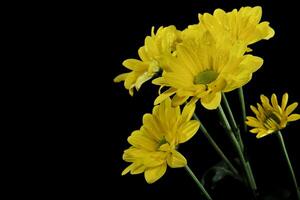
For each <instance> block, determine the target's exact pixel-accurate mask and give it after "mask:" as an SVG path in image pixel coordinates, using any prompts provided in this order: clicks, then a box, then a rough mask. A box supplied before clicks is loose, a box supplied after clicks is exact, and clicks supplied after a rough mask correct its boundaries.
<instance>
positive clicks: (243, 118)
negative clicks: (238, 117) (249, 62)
mask: <svg viewBox="0 0 300 200" xmlns="http://www.w3.org/2000/svg"><path fill="white" fill-rule="evenodd" d="M238 93H239V99H240V104H241V110H242V122H243V128H244V132H245V133H247V125H246V123H245V121H246V106H245V99H244V92H243V87H240V88H239V89H238Z"/></svg>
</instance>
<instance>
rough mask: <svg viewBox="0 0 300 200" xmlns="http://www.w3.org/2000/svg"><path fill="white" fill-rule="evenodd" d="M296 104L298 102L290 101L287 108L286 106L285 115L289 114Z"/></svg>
mask: <svg viewBox="0 0 300 200" xmlns="http://www.w3.org/2000/svg"><path fill="white" fill-rule="evenodd" d="M297 106H298V103H297V102H295V103H292V104H291V105H289V106H288V107H287V108H286V115H290V114H291V113H292V112H293V111H294V110H295V109H296V108H297Z"/></svg>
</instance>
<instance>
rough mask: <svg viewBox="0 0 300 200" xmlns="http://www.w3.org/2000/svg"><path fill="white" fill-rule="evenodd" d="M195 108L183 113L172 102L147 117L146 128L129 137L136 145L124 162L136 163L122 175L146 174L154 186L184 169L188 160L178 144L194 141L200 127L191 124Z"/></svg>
mask: <svg viewBox="0 0 300 200" xmlns="http://www.w3.org/2000/svg"><path fill="white" fill-rule="evenodd" d="M194 110H195V106H193V105H189V106H185V107H184V109H183V111H182V113H181V111H180V108H179V107H172V106H171V100H170V99H166V101H164V102H163V103H162V104H160V105H158V106H155V107H154V108H153V112H152V114H145V115H144V116H143V126H142V127H141V128H140V130H136V131H133V132H132V134H131V136H129V137H128V142H129V143H130V144H131V145H132V146H131V147H130V148H129V149H127V150H125V151H124V154H123V159H124V160H125V161H127V162H132V164H131V165H129V166H128V167H127V168H126V169H125V170H124V171H123V172H122V175H124V174H127V173H128V172H130V173H131V174H139V173H143V172H144V173H145V174H144V175H145V179H146V181H147V182H148V183H153V182H155V181H157V180H158V179H159V178H161V177H162V176H163V175H164V173H165V172H166V169H167V165H169V166H170V167H172V168H178V167H184V166H185V165H186V164H187V161H186V159H185V158H184V156H183V155H182V154H180V153H179V152H178V151H177V150H176V148H177V146H178V144H181V143H184V142H186V141H188V140H189V139H191V138H192V137H193V136H194V134H195V133H196V132H197V130H198V129H199V126H200V123H199V121H197V120H191V117H192V116H193V113H194Z"/></svg>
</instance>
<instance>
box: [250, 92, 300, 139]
mask: <svg viewBox="0 0 300 200" xmlns="http://www.w3.org/2000/svg"><path fill="white" fill-rule="evenodd" d="M260 99H261V102H262V105H260V104H259V103H257V108H256V107H254V106H251V110H252V111H253V112H254V113H255V115H256V118H255V117H249V116H248V117H247V121H246V124H247V125H248V126H251V127H254V128H253V129H251V130H250V132H251V133H255V134H257V135H256V137H257V138H261V137H264V136H266V135H269V134H271V133H273V132H275V131H278V130H281V129H283V128H285V127H286V125H287V123H288V122H292V121H296V120H299V119H300V115H299V114H291V113H292V112H293V111H294V110H295V109H296V107H297V106H298V103H297V102H295V103H292V104H291V105H289V106H288V107H286V106H287V102H288V94H287V93H285V94H284V95H283V96H282V102H281V106H280V105H278V101H277V97H276V95H275V94H272V97H271V104H270V101H269V99H268V98H267V97H266V96H264V95H261V96H260Z"/></svg>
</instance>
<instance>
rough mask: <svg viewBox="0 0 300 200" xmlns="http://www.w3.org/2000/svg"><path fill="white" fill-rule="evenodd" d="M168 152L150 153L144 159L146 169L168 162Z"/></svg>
mask: <svg viewBox="0 0 300 200" xmlns="http://www.w3.org/2000/svg"><path fill="white" fill-rule="evenodd" d="M166 156H167V154H166V152H158V151H157V152H148V154H147V155H145V156H144V157H143V163H144V165H145V166H146V167H150V168H152V167H157V166H160V165H162V164H163V163H165V162H166Z"/></svg>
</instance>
